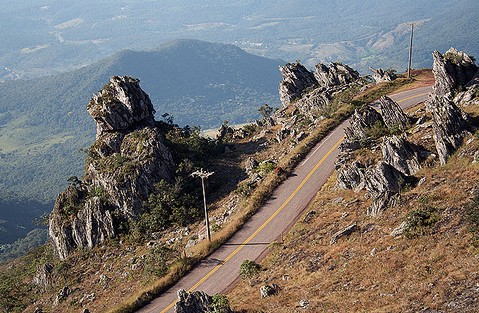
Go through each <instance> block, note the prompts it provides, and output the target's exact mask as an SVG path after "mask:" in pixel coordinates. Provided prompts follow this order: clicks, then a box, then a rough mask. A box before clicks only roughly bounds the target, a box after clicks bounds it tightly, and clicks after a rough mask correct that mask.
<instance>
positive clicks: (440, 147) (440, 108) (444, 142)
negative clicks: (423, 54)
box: [426, 48, 478, 164]
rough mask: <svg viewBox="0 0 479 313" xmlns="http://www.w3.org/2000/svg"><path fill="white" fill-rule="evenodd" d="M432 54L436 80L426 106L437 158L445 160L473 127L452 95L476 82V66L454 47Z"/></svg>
mask: <svg viewBox="0 0 479 313" xmlns="http://www.w3.org/2000/svg"><path fill="white" fill-rule="evenodd" d="M433 58H434V64H433V74H434V79H435V84H434V88H433V93H432V94H431V95H430V98H429V99H428V101H427V103H426V108H427V110H428V111H429V112H430V113H431V116H432V125H433V136H434V141H435V144H436V150H437V152H438V155H439V161H440V162H441V164H445V163H446V161H447V158H448V157H449V156H450V155H451V154H452V153H453V152H454V151H455V150H456V149H457V148H458V147H459V145H461V143H462V140H463V139H464V136H465V135H466V134H467V133H468V131H470V130H471V129H472V126H471V124H470V122H469V121H470V118H469V116H468V115H467V114H466V113H464V112H463V111H462V110H461V109H460V108H459V107H457V106H456V105H455V103H454V101H453V99H452V95H453V94H454V93H455V92H457V91H458V90H459V89H463V88H465V87H467V86H472V85H474V84H476V78H477V75H478V74H477V72H478V67H477V66H476V65H475V64H474V61H473V60H472V58H471V57H469V56H468V55H467V54H466V53H465V52H462V51H458V50H456V49H454V48H451V49H449V50H448V51H447V52H446V53H445V54H444V55H442V54H440V53H439V52H438V51H434V53H433ZM458 101H459V100H458Z"/></svg>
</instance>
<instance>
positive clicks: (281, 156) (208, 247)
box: [25, 81, 412, 312]
mask: <svg viewBox="0 0 479 313" xmlns="http://www.w3.org/2000/svg"><path fill="white" fill-rule="evenodd" d="M403 83H404V82H400V83H399V84H398V85H394V84H387V86H386V85H383V86H382V87H381V86H379V87H374V88H373V89H372V90H374V96H379V95H381V94H384V93H386V92H391V90H392V89H391V88H398V86H399V85H402V84H403ZM407 83H412V82H410V81H409V82H407ZM370 92H371V91H370V90H367V91H366V93H365V94H363V95H361V96H360V97H359V98H358V99H356V100H357V101H359V103H360V104H362V103H364V102H363V101H368V100H369V99H370V98H372V97H373V96H372V95H370ZM368 94H369V96H368ZM353 110H354V106H353V105H350V104H343V105H342V106H341V107H340V108H339V110H338V111H337V112H335V113H334V114H333V115H332V116H331V117H330V118H328V119H325V120H323V121H322V123H321V124H320V125H319V126H318V127H316V128H315V130H314V132H313V133H312V134H310V136H309V137H307V138H306V139H304V140H303V141H301V142H300V143H299V144H297V145H296V146H294V147H293V148H291V146H290V143H283V145H281V144H280V145H278V144H272V142H273V141H274V140H273V139H272V138H273V137H274V136H275V131H272V132H271V133H269V134H267V137H266V140H267V141H268V142H269V143H270V144H269V145H268V147H267V148H266V149H263V150H258V149H257V146H255V145H258V144H259V143H256V144H255V143H250V142H247V140H243V141H242V142H239V143H238V147H243V148H242V149H243V150H242V149H240V148H238V149H237V150H236V151H234V152H233V153H232V154H231V155H228V156H226V158H227V159H228V162H230V163H228V165H229V166H238V167H239V166H241V162H243V161H244V160H245V159H246V158H247V157H248V156H250V155H254V156H255V157H256V158H258V159H259V160H261V159H266V158H270V157H271V156H274V158H276V159H278V160H279V163H278V165H279V166H280V167H282V168H283V169H284V173H282V174H281V175H277V174H274V173H271V174H270V175H269V176H267V177H265V178H264V179H263V181H262V183H261V184H260V185H259V186H258V187H257V188H256V189H255V190H254V191H253V193H252V194H251V195H250V196H249V197H248V198H247V199H243V202H241V203H240V205H238V207H239V209H238V210H237V211H236V212H235V213H234V214H233V215H232V216H231V217H230V219H229V222H228V223H227V224H224V225H222V227H221V229H220V230H219V231H217V232H215V233H214V234H213V242H212V243H207V242H206V241H202V242H200V243H199V244H197V245H196V246H195V247H193V248H192V249H191V250H189V251H188V257H186V256H185V255H184V254H183V253H184V246H185V244H186V241H187V240H188V236H187V237H184V238H183V240H181V241H179V242H177V243H175V244H174V245H173V246H172V247H171V248H172V249H173V250H175V249H176V250H177V252H176V261H174V262H172V263H170V264H169V268H170V270H169V272H168V274H167V275H165V276H164V277H161V278H154V277H152V276H144V275H143V274H142V270H141V268H139V269H135V270H134V269H133V264H132V263H133V261H132V260H133V259H141V258H143V257H144V256H145V255H147V254H148V251H149V250H148V248H146V246H145V243H144V242H142V243H135V242H128V240H127V238H123V239H124V242H121V241H120V240H119V239H117V240H114V241H112V242H110V243H106V244H105V245H104V246H103V247H97V248H94V249H92V250H90V251H79V252H77V253H75V254H74V255H73V256H72V257H70V258H68V259H67V260H66V261H63V262H60V261H58V260H57V261H55V264H54V266H55V269H57V268H58V267H62V266H63V267H64V268H66V269H67V270H66V271H65V273H63V274H61V273H56V274H55V277H56V278H55V279H56V281H55V287H54V288H53V289H49V290H47V291H46V292H44V293H43V295H42V297H41V299H39V300H38V301H37V302H35V303H32V304H31V305H30V306H29V307H28V308H27V310H29V311H33V310H34V308H35V307H36V306H43V308H44V311H51V312H67V311H79V310H80V309H81V308H82V307H88V308H89V310H90V311H92V312H133V311H135V310H136V309H137V308H139V307H141V306H142V305H143V304H145V303H146V302H148V301H149V300H150V299H152V298H153V297H154V296H156V295H158V294H160V293H161V292H162V291H163V290H165V289H166V288H168V287H169V286H171V285H172V284H174V283H175V282H176V281H177V280H178V279H179V278H181V276H182V275H184V273H185V272H187V271H188V270H189V269H191V268H192V267H193V266H194V265H195V264H196V262H198V261H199V260H201V259H202V258H204V257H205V256H207V255H208V254H210V253H212V252H213V251H214V250H215V249H216V248H217V247H219V246H220V245H221V244H222V243H224V242H225V241H226V240H228V239H229V238H230V237H231V236H232V235H233V234H234V232H236V231H237V230H238V229H239V228H240V227H241V226H242V225H243V224H244V223H245V222H246V221H247V220H248V219H249V218H250V217H251V216H252V215H253V214H254V213H255V212H256V210H257V209H258V208H260V207H261V205H262V204H263V203H264V201H265V200H266V199H267V197H268V196H269V195H270V194H271V193H272V191H273V190H274V188H276V186H278V185H279V184H280V183H281V182H282V181H283V180H284V179H285V177H286V176H287V174H288V173H289V172H290V171H292V170H293V169H294V167H295V166H296V165H297V164H298V162H300V161H301V159H302V158H303V157H304V156H305V155H306V154H307V153H308V152H309V151H310V149H311V148H312V147H313V146H314V145H315V144H316V143H317V142H318V141H319V140H321V139H322V138H324V137H325V136H326V135H327V134H328V133H329V132H330V131H331V130H332V129H333V128H334V127H336V126H337V125H338V124H339V123H340V122H341V121H343V120H344V119H346V118H347V117H348V116H349V115H350V114H351V113H352V111H353ZM233 196H234V193H231V194H230V195H228V196H227V197H226V198H219V199H218V200H217V202H216V203H213V204H212V205H211V206H210V207H211V208H215V209H214V210H213V211H212V212H211V216H212V217H214V216H215V215H220V214H222V213H223V210H224V209H223V207H224V204H225V203H228V201H229V200H227V199H231V197H233ZM354 196H357V195H356V194H354V195H353V194H349V193H348V192H345V194H344V195H342V197H344V199H347V197H350V198H351V199H353V198H354ZM318 201H320V200H318ZM362 201H364V200H362ZM330 202H331V201H330ZM358 205H359V202H355V203H352V204H350V205H349V206H348V208H357V207H358ZM322 206H324V209H323V208H322V209H321V210H319V209H318V211H321V212H322V213H321V214H325V213H324V212H327V210H329V209H331V210H333V209H334V208H336V204H335V203H334V202H332V203H329V202H328V203H326V202H325V203H323V204H322ZM357 209H358V210H359V208H357ZM344 211H345V210H344V209H341V210H339V211H336V212H335V213H334V216H335V218H336V219H338V218H339V219H340V218H341V212H344ZM360 213H363V212H359V211H358V212H357V213H354V214H353V213H349V215H348V217H347V218H345V219H344V220H341V223H338V222H337V221H336V220H333V219H332V217H328V218H330V219H331V221H330V224H328V227H329V228H325V229H322V230H321V231H318V232H317V234H316V235H315V236H316V237H317V238H316V237H315V239H314V240H315V242H316V247H318V248H319V247H321V246H322V245H323V244H324V243H325V242H328V241H329V237H328V236H330V233H331V232H333V231H336V230H339V229H340V228H341V227H343V226H344V225H343V224H345V223H349V219H351V218H353V217H354V218H359V216H360ZM321 216H322V215H321ZM189 228H190V233H191V234H193V235H194V234H197V233H199V232H200V229H201V228H202V224H201V223H197V224H195V225H192V226H191V227H189ZM295 229H296V228H295ZM309 232H311V231H310V230H307V228H306V227H302V228H301V229H299V228H298V229H296V230H294V234H296V233H297V234H301V236H306V235H307V234H308V233H309ZM165 236H166V237H167V236H173V235H168V234H167V233H165ZM291 236H292V237H294V236H295V235H291ZM301 238H303V237H301ZM352 238H354V235H353V237H352ZM165 240H166V238H162V242H164V241H165ZM340 244H341V243H340ZM340 247H341V245H338V246H337V247H335V250H334V251H329V252H328V256H327V258H328V260H331V262H340V260H341V258H340V257H339V255H340V254H341V251H342V250H341V249H340ZM290 249H292V248H291V247H288V248H286V247H285V251H283V252H281V253H286V251H290ZM338 249H339V250H338ZM291 251H292V250H291ZM62 264H63V265H62ZM102 274H103V275H106V276H107V277H108V282H107V283H104V284H102V283H100V280H101V275H102ZM291 277H296V276H295V275H291ZM31 278H32V274H29V276H28V275H27V277H26V278H25V281H29V280H31ZM292 279H293V278H292ZM295 279H296V278H295ZM308 279H310V278H308ZM311 279H312V278H311ZM63 286H69V287H70V288H74V289H75V291H74V292H73V293H72V294H71V295H70V296H69V297H68V298H67V299H66V300H65V301H63V302H61V303H60V304H59V305H57V306H55V307H52V303H53V300H54V297H55V295H56V293H58V291H59V290H60V289H61V288H62V287H63ZM297 292H298V294H301V291H300V290H298V291H297ZM92 294H94V297H93V298H86V300H83V302H82V301H81V300H82V298H85V296H86V295H92ZM91 299H93V300H91ZM285 301H286V300H285ZM267 311H271V310H267Z"/></svg>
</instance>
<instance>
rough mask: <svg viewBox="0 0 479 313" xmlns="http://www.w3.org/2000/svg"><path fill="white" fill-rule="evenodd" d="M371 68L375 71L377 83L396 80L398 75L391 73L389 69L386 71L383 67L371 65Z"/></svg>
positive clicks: (374, 77)
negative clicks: (375, 67) (376, 67)
mask: <svg viewBox="0 0 479 313" xmlns="http://www.w3.org/2000/svg"><path fill="white" fill-rule="evenodd" d="M369 70H370V71H371V72H373V75H372V77H373V79H374V81H375V82H376V84H379V83H384V82H390V81H392V80H394V79H395V78H396V77H395V75H394V74H391V73H390V72H389V71H385V70H383V69H381V68H378V69H377V70H376V69H374V68H372V67H370V68H369Z"/></svg>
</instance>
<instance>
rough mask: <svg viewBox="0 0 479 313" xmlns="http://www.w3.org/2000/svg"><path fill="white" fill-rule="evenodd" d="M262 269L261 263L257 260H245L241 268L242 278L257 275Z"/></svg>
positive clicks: (240, 274)
mask: <svg viewBox="0 0 479 313" xmlns="http://www.w3.org/2000/svg"><path fill="white" fill-rule="evenodd" d="M260 270H261V265H259V264H258V263H256V262H255V261H250V260H244V261H243V263H241V266H240V269H239V276H240V277H241V278H242V279H250V278H253V277H255V276H257V275H258V274H259V271H260Z"/></svg>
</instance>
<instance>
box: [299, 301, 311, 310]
mask: <svg viewBox="0 0 479 313" xmlns="http://www.w3.org/2000/svg"><path fill="white" fill-rule="evenodd" d="M308 306H309V301H308V300H306V299H301V300H299V307H300V308H303V309H306V308H308Z"/></svg>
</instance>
